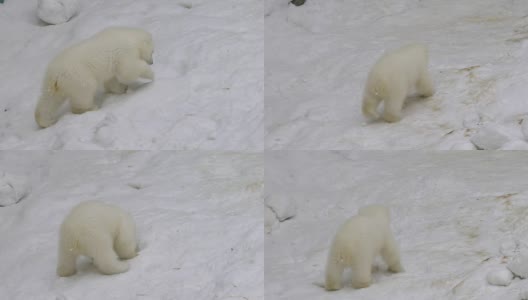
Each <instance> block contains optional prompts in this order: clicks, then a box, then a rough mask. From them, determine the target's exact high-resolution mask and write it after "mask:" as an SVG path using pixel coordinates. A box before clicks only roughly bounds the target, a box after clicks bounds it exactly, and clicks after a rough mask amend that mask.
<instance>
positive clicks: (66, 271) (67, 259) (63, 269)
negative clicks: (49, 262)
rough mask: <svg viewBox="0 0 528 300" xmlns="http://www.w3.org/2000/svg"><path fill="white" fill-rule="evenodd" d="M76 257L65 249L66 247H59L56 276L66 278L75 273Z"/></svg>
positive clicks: (69, 250)
mask: <svg viewBox="0 0 528 300" xmlns="http://www.w3.org/2000/svg"><path fill="white" fill-rule="evenodd" d="M76 263H77V255H75V254H74V253H73V251H71V249H67V247H66V246H63V245H59V258H58V263H57V275H59V276H61V277H67V276H71V275H73V274H75V273H76V272H77V267H76Z"/></svg>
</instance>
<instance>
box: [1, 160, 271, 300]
mask: <svg viewBox="0 0 528 300" xmlns="http://www.w3.org/2000/svg"><path fill="white" fill-rule="evenodd" d="M0 169H4V170H6V171H9V172H11V173H15V172H17V173H19V174H26V175H27V178H28V181H29V182H30V184H31V185H32V192H31V193H30V194H29V195H28V196H26V197H25V198H24V199H22V200H21V201H20V202H18V203H17V204H14V205H11V206H7V207H2V208H1V209H0V240H1V241H2V242H1V247H0V266H1V267H0V277H1V278H2V284H0V295H1V296H0V298H1V299H12V300H28V299H31V300H33V299H35V300H36V299H61V300H68V299H69V300H74V299H119V300H121V299H147V300H154V299H198V300H202V299H203V300H210V299H252V300H253V299H257V300H259V299H263V293H264V292H263V285H264V282H263V280H264V279H263V277H264V275H263V272H262V270H263V264H264V260H263V256H264V253H263V251H264V249H263V248H264V245H263V242H264V241H263V233H262V224H263V218H262V200H261V198H262V185H263V183H262V180H263V178H262V177H263V167H262V160H261V159H260V158H259V157H258V156H257V155H254V154H235V153H233V154H199V153H188V152H187V153H181V152H99V151H95V152H94V151H89V152H79V151H72V152H70V151H68V152H53V153H50V152H33V153H31V155H30V156H28V155H27V153H22V152H3V153H0ZM91 199H97V200H101V201H104V202H107V203H111V204H115V205H118V206H120V207H122V208H123V209H125V210H127V211H129V212H130V213H131V214H132V216H133V217H134V219H135V221H136V225H137V229H138V236H139V237H138V239H139V248H140V252H139V255H138V256H137V257H135V258H133V259H131V260H129V262H130V270H129V271H128V272H126V273H123V274H118V275H112V276H106V275H101V274H99V273H98V272H97V270H96V269H95V267H94V266H93V265H92V264H91V263H90V262H89V261H88V260H87V259H84V260H83V259H80V260H79V262H78V272H77V274H75V275H74V276H71V277H66V278H60V277H58V276H57V275H56V273H55V268H56V263H57V242H58V229H59V225H60V223H61V222H62V220H63V219H64V217H65V216H66V214H67V213H68V212H69V211H70V209H71V208H72V207H73V206H75V205H76V204H77V203H79V202H81V201H83V200H91Z"/></svg>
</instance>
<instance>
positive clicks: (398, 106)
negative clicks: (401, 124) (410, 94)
mask: <svg viewBox="0 0 528 300" xmlns="http://www.w3.org/2000/svg"><path fill="white" fill-rule="evenodd" d="M406 97H407V94H406V91H405V90H404V89H403V88H401V89H399V88H397V89H395V90H393V91H391V93H390V95H389V96H388V98H387V99H385V101H384V103H383V104H384V107H383V115H382V117H383V120H385V121H386V122H389V123H394V122H398V121H400V120H401V111H402V108H403V103H404V102H405V98H406Z"/></svg>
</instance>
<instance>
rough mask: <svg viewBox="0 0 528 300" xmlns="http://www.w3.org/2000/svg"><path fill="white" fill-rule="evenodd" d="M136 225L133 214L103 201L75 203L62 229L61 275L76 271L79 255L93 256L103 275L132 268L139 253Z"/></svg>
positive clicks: (59, 271)
mask: <svg viewBox="0 0 528 300" xmlns="http://www.w3.org/2000/svg"><path fill="white" fill-rule="evenodd" d="M136 246H137V241H136V226H135V224H134V220H133V219H132V216H130V215H129V214H128V213H127V212H125V211H124V210H122V209H121V208H119V207H117V206H113V205H108V204H105V203H102V202H99V201H85V202H82V203H80V204H78V205H77V206H75V207H74V208H73V209H72V211H71V212H70V213H69V214H68V216H66V218H65V219H64V222H63V223H62V225H61V228H60V237H59V256H58V263H57V274H58V275H59V276H71V275H73V274H75V273H76V271H77V269H76V261H77V257H78V256H79V255H84V256H87V257H90V258H92V259H93V262H94V264H95V266H96V267H97V269H98V270H99V271H100V272H101V273H103V274H117V273H123V272H126V271H128V268H129V267H128V263H127V262H125V261H121V260H119V258H121V259H130V258H132V257H135V256H136V255H137V253H136Z"/></svg>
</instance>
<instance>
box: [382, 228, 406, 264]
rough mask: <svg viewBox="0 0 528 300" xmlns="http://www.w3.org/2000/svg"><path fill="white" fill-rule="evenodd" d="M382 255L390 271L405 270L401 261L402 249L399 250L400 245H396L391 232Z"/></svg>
mask: <svg viewBox="0 0 528 300" xmlns="http://www.w3.org/2000/svg"><path fill="white" fill-rule="evenodd" d="M381 256H382V257H383V260H384V261H385V262H386V263H387V265H388V266H389V271H391V272H394V273H400V272H403V271H404V269H403V267H402V265H401V263H400V251H399V250H398V245H396V241H395V240H394V237H393V236H392V234H390V233H389V237H388V240H387V243H386V244H385V247H383V249H381Z"/></svg>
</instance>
